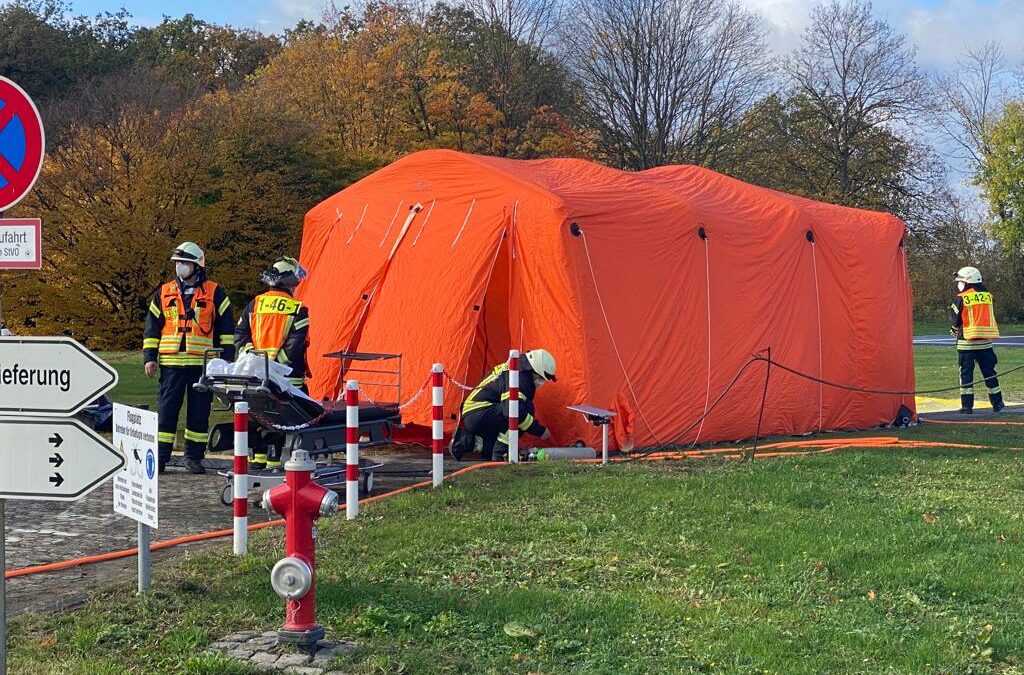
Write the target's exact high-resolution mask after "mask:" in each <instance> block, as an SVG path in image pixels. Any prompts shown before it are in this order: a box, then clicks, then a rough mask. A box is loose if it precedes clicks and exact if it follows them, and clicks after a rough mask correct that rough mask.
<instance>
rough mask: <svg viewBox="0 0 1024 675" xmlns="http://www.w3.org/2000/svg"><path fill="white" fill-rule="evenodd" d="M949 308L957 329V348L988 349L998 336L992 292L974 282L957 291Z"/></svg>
mask: <svg viewBox="0 0 1024 675" xmlns="http://www.w3.org/2000/svg"><path fill="white" fill-rule="evenodd" d="M949 309H950V318H951V320H952V324H953V327H954V328H956V329H957V349H960V350H976V349H988V348H989V347H991V346H992V340H993V339H994V338H997V337H999V325H998V324H997V323H996V313H995V306H994V304H993V302H992V294H991V293H989V292H988V289H986V288H985V286H984V285H981V284H975V285H972V286H969V287H967V288H966V289H964V290H963V291H962V292H961V293H958V294H957V296H956V300H954V301H953V304H952V305H951V306H950V308H949Z"/></svg>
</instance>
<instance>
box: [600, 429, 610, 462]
mask: <svg viewBox="0 0 1024 675" xmlns="http://www.w3.org/2000/svg"><path fill="white" fill-rule="evenodd" d="M607 463H608V420H605V421H604V424H602V425H601V464H607Z"/></svg>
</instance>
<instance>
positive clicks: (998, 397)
mask: <svg viewBox="0 0 1024 675" xmlns="http://www.w3.org/2000/svg"><path fill="white" fill-rule="evenodd" d="M988 401H989V403H991V404H992V412H994V413H999V412H1001V411H1002V409H1003V408H1005V407H1006V404H1005V403H1003V395H1002V394H1001V393H1000V394H989V395H988Z"/></svg>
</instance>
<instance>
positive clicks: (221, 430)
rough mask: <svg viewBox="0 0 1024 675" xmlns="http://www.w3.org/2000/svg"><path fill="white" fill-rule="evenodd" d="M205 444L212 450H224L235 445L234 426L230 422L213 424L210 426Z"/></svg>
mask: <svg viewBox="0 0 1024 675" xmlns="http://www.w3.org/2000/svg"><path fill="white" fill-rule="evenodd" d="M206 446H207V447H208V448H209V449H210V450H211V451H213V452H224V451H225V450H231V449H232V448H234V447H235V427H234V425H232V424H215V425H213V427H211V428H210V433H209V435H208V436H207V438H206Z"/></svg>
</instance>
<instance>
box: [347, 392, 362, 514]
mask: <svg viewBox="0 0 1024 675" xmlns="http://www.w3.org/2000/svg"><path fill="white" fill-rule="evenodd" d="M345 425H346V429H345V518H346V519H348V520H352V519H353V518H355V517H356V516H358V515H359V383H358V382H356V381H355V380H349V381H348V382H347V383H346V384H345Z"/></svg>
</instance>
